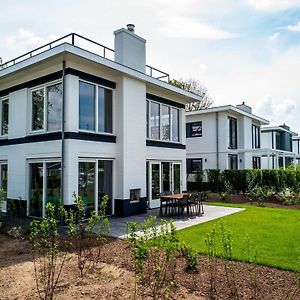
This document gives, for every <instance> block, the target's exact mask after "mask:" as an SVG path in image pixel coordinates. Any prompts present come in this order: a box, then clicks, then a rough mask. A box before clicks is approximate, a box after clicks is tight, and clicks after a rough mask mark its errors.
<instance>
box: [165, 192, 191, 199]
mask: <svg viewBox="0 0 300 300" xmlns="http://www.w3.org/2000/svg"><path fill="white" fill-rule="evenodd" d="M184 195H189V193H182V194H174V195H165V196H160V198H163V199H182V198H183V196H184Z"/></svg>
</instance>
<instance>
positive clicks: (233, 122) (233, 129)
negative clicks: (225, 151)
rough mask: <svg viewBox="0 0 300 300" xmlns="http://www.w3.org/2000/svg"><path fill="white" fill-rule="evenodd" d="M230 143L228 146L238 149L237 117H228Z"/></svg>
mask: <svg viewBox="0 0 300 300" xmlns="http://www.w3.org/2000/svg"><path fill="white" fill-rule="evenodd" d="M228 125H229V143H228V148H230V149H237V119H234V118H231V117H228Z"/></svg>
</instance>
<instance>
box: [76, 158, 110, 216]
mask: <svg viewBox="0 0 300 300" xmlns="http://www.w3.org/2000/svg"><path fill="white" fill-rule="evenodd" d="M78 170H79V174H78V194H79V195H80V196H81V197H82V199H83V204H84V207H85V211H86V214H87V216H89V215H90V213H91V212H92V211H93V210H98V206H99V204H100V202H101V201H102V198H103V196H104V195H108V197H109V201H108V204H107V208H106V214H108V215H110V214H112V161H111V160H96V161H95V160H93V161H80V162H79V169H78Z"/></svg>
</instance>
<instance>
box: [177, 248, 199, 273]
mask: <svg viewBox="0 0 300 300" xmlns="http://www.w3.org/2000/svg"><path fill="white" fill-rule="evenodd" d="M181 253H182V254H183V256H184V257H185V260H186V266H187V269H188V270H191V271H196V270H197V266H198V253H197V251H195V250H194V249H193V248H192V247H190V246H189V245H187V244H186V243H182V245H181Z"/></svg>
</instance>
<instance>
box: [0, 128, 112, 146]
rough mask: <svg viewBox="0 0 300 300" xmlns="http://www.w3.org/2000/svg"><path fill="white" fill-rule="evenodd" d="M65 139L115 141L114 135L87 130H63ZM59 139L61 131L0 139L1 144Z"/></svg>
mask: <svg viewBox="0 0 300 300" xmlns="http://www.w3.org/2000/svg"><path fill="white" fill-rule="evenodd" d="M65 139H69V140H82V141H93V142H104V143H116V137H115V136H113V135H106V134H99V133H87V132H65ZM57 140H61V132H51V133H41V134H36V135H29V136H26V137H22V138H15V139H3V140H0V147H1V146H10V145H20V144H29V143H39V142H48V141H57Z"/></svg>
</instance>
